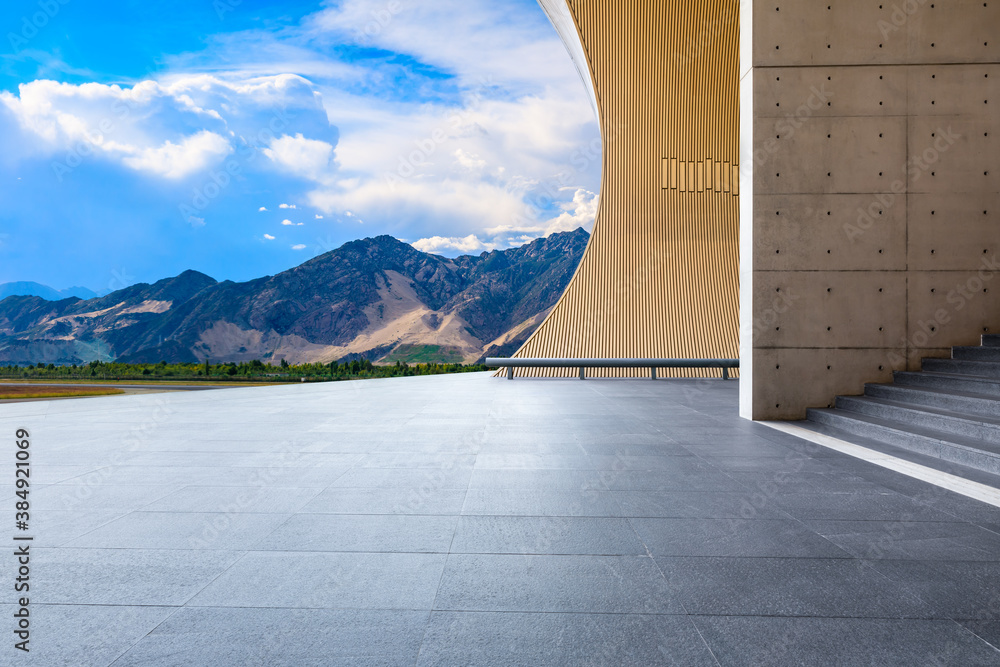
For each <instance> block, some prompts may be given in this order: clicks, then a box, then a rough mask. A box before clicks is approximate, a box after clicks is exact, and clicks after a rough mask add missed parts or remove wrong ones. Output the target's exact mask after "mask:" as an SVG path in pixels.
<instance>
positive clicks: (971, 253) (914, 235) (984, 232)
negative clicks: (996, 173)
mask: <svg viewBox="0 0 1000 667" xmlns="http://www.w3.org/2000/svg"><path fill="white" fill-rule="evenodd" d="M907 211H908V216H907V217H908V220H909V225H908V229H909V239H908V244H909V248H908V253H907V255H908V259H907V262H908V265H909V268H910V269H911V270H913V271H949V270H951V271H954V270H961V269H963V268H966V267H968V266H970V265H972V266H975V265H976V262H978V261H980V260H983V259H986V258H990V257H992V256H994V255H1000V194H998V193H996V192H974V193H967V194H951V193H943V194H911V195H909V196H908V197H907Z"/></svg>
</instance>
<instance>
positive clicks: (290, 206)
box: [278, 204, 295, 208]
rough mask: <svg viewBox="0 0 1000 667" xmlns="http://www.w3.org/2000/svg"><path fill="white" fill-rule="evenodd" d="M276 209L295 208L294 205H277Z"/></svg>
mask: <svg viewBox="0 0 1000 667" xmlns="http://www.w3.org/2000/svg"><path fill="white" fill-rule="evenodd" d="M278 208H295V204H279V205H278Z"/></svg>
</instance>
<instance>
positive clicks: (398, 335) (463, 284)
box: [0, 229, 589, 363]
mask: <svg viewBox="0 0 1000 667" xmlns="http://www.w3.org/2000/svg"><path fill="white" fill-rule="evenodd" d="M588 239H589V235H588V234H587V233H586V232H585V231H583V230H582V229H578V230H576V231H574V232H566V233H562V234H553V235H552V236H550V237H548V238H546V239H537V240H535V241H533V242H531V243H529V244H527V245H525V246H522V247H520V248H512V249H509V250H504V251H493V252H489V253H483V254H481V255H479V256H468V255H466V256H462V257H457V258H455V259H449V258H445V257H440V256H437V255H431V254H428V253H423V252H420V251H418V250H416V249H415V248H413V247H412V246H410V245H408V244H406V243H402V242H401V241H398V240H396V239H394V238H392V237H389V236H379V237H376V238H372V239H362V240H359V241H352V242H350V243H347V244H345V245H343V246H341V247H340V248H338V249H336V250H334V251H331V252H329V253H326V254H324V255H320V256H318V257H316V258H314V259H311V260H309V261H308V262H305V263H304V264H302V265H300V266H297V267H295V268H293V269H289V270H288V271H284V272H282V273H279V274H277V275H274V276H266V277H264V278H258V279H256V280H251V281H249V282H245V283H234V282H231V281H225V282H221V283H218V282H216V281H214V280H213V279H212V278H209V277H208V276H206V275H204V274H201V273H198V272H196V271H185V272H184V273H182V274H181V275H179V276H177V277H175V278H168V279H165V280H161V281H159V282H157V283H154V284H153V285H147V284H139V285H133V286H131V287H128V288H126V289H123V290H118V291H116V292H112V293H110V294H108V295H106V296H104V297H101V298H96V299H89V300H86V301H83V300H80V299H75V298H73V299H63V300H60V301H46V300H44V299H41V298H39V297H22V296H15V297H9V298H7V299H4V300H3V301H0V362H19V363H28V362H32V363H37V362H39V361H44V362H46V363H82V362H87V361H91V360H93V359H102V360H107V359H119V360H122V361H133V362H156V361H160V360H161V359H163V360H167V361H200V360H203V359H206V358H208V359H211V360H213V361H216V362H223V361H243V360H250V359H262V360H265V361H269V360H270V361H273V362H275V363H276V362H277V361H278V360H280V359H282V358H284V359H286V360H287V361H289V362H293V363H303V362H315V361H321V362H326V361H331V360H334V359H342V358H345V357H348V358H357V357H365V358H369V359H372V360H373V361H377V360H382V359H384V360H386V361H395V360H406V361H408V360H428V359H430V358H433V360H442V361H465V362H472V361H475V360H477V359H479V358H480V357H482V356H483V354H484V352H485V351H486V350H487V349H494V348H496V347H497V346H498V345H508V346H510V345H513V344H516V343H517V341H523V340H524V338H526V337H527V336H528V335H530V333H531V332H532V331H533V330H534V328H535V327H536V326H537V325H538V324H539V323H540V322H541V320H542V319H543V318H544V315H545V314H546V313H547V312H548V310H549V309H550V308H551V307H552V306H553V305H554V304H555V302H556V300H557V299H558V298H559V295H560V294H561V293H562V291H563V290H564V289H565V287H566V285H567V284H568V282H569V279H570V277H571V276H572V274H573V271H574V270H575V268H576V265H577V264H578V263H579V260H580V257H581V256H582V255H583V250H584V248H585V247H586V244H587V240H588Z"/></svg>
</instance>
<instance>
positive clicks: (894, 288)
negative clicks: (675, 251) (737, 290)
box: [740, 0, 1000, 419]
mask: <svg viewBox="0 0 1000 667" xmlns="http://www.w3.org/2000/svg"><path fill="white" fill-rule="evenodd" d="M828 3H829V4H828ZM745 4H746V11H747V12H751V13H752V20H751V16H745V17H744V18H743V20H742V23H741V47H742V48H741V57H742V59H743V60H742V64H741V75H742V81H741V97H742V108H741V112H740V113H741V124H742V127H743V133H742V136H741V163H742V167H743V168H742V170H741V194H742V195H743V196H742V199H743V201H742V202H741V205H742V206H741V208H742V210H741V246H742V247H741V263H742V266H741V292H742V293H741V300H742V308H741V314H742V322H741V347H742V355H743V356H742V359H743V365H744V382H743V383H742V386H741V392H742V396H741V412H742V414H743V415H744V416H745V417H751V418H754V419H798V418H802V417H804V415H805V409H806V408H807V407H817V406H827V405H829V404H831V403H832V402H833V400H834V397H835V396H836V395H838V394H858V393H861V391H862V390H863V384H864V383H865V382H879V381H883V382H884V381H889V380H890V379H891V372H892V370H894V369H904V368H908V369H913V370H915V369H919V367H920V359H921V357H926V356H947V355H948V354H949V352H950V347H951V346H953V345H975V344H978V340H979V336H980V334H982V333H987V332H993V333H996V332H998V331H1000V115H998V112H1000V65H998V64H997V63H1000V2H994V1H992V0H988V1H987V2H983V1H982V0H978V1H976V2H972V1H966V0H945V1H937V2H930V1H928V2H919V1H918V0H908V1H907V2H891V1H887V2H885V3H882V4H879V2H878V0H875V1H874V2H872V1H871V0H866V1H864V2H862V1H861V0H837V1H836V2H831V0H827V2H815V1H809V2H805V1H802V0H772V1H771V2H767V3H765V2H761V1H760V0H757V2H754V3H753V4H752V5H751V4H750V3H745ZM748 59H751V60H750V62H748ZM751 130H752V131H751ZM747 374H749V375H750V377H751V380H750V381H747Z"/></svg>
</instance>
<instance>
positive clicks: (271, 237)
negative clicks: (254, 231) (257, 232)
mask: <svg viewBox="0 0 1000 667" xmlns="http://www.w3.org/2000/svg"><path fill="white" fill-rule="evenodd" d="M264 238H265V239H267V240H268V241H273V240H274V237H273V236H271V235H270V234H264Z"/></svg>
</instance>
